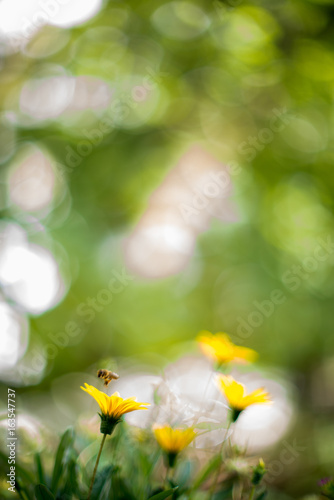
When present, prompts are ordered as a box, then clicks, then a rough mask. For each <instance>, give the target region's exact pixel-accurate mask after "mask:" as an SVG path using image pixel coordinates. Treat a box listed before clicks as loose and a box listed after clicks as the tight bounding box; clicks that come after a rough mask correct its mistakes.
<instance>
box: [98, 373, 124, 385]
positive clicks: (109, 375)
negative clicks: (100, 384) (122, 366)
mask: <svg viewBox="0 0 334 500" xmlns="http://www.w3.org/2000/svg"><path fill="white" fill-rule="evenodd" d="M97 376H98V377H99V378H102V379H103V380H104V385H105V386H106V387H108V385H109V384H110V382H111V381H112V380H117V379H118V378H119V375H117V373H115V372H111V371H109V370H98V372H97Z"/></svg>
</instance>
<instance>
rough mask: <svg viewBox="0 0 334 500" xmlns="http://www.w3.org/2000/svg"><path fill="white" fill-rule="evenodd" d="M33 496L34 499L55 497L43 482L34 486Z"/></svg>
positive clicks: (41, 499) (51, 498) (52, 498)
mask: <svg viewBox="0 0 334 500" xmlns="http://www.w3.org/2000/svg"><path fill="white" fill-rule="evenodd" d="M35 497H36V500H54V498H55V497H54V496H53V495H52V493H51V491H50V490H49V488H47V487H46V486H45V485H44V484H38V485H37V486H35Z"/></svg>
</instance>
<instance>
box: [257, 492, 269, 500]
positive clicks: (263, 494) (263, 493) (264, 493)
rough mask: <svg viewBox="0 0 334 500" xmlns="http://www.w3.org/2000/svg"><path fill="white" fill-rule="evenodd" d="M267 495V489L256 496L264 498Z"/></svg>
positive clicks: (259, 498)
mask: <svg viewBox="0 0 334 500" xmlns="http://www.w3.org/2000/svg"><path fill="white" fill-rule="evenodd" d="M266 496H267V491H263V492H262V493H260V495H259V496H257V497H256V500H263V499H264V498H266Z"/></svg>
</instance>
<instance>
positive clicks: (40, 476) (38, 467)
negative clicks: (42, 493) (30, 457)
mask: <svg viewBox="0 0 334 500" xmlns="http://www.w3.org/2000/svg"><path fill="white" fill-rule="evenodd" d="M35 464H36V470H37V477H38V481H39V482H40V483H41V484H46V482H45V475H44V469H43V465H42V461H41V455H40V453H35Z"/></svg>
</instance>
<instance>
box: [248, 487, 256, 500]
mask: <svg viewBox="0 0 334 500" xmlns="http://www.w3.org/2000/svg"><path fill="white" fill-rule="evenodd" d="M254 493H255V485H254V486H253V488H252V489H251V492H250V495H249V500H253V497H254Z"/></svg>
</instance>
